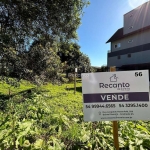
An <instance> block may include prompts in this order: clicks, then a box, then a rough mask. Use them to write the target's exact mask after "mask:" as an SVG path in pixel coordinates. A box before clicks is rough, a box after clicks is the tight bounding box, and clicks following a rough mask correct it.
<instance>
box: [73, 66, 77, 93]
mask: <svg viewBox="0 0 150 150" xmlns="http://www.w3.org/2000/svg"><path fill="white" fill-rule="evenodd" d="M76 73H77V68H75V71H74V94H76Z"/></svg>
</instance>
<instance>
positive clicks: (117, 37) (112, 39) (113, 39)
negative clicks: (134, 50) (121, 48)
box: [106, 28, 123, 43]
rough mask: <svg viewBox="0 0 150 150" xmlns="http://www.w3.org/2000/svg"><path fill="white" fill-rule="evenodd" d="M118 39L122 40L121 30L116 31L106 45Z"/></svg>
mask: <svg viewBox="0 0 150 150" xmlns="http://www.w3.org/2000/svg"><path fill="white" fill-rule="evenodd" d="M120 38H123V28H120V29H118V30H117V31H116V32H115V33H114V35H113V36H112V37H111V38H110V39H109V40H108V41H107V42H106V43H109V42H112V41H115V40H118V39H120Z"/></svg>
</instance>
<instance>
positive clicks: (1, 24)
mask: <svg viewBox="0 0 150 150" xmlns="http://www.w3.org/2000/svg"><path fill="white" fill-rule="evenodd" d="M87 4H88V2H87V1H86V0H65V1H62V0H0V32H1V34H0V39H1V44H3V46H9V45H11V47H15V48H17V49H19V50H24V49H25V48H26V46H25V45H29V42H30V41H31V39H38V38H39V37H41V36H42V37H43V38H45V39H48V38H49V37H50V38H56V37H57V38H59V39H61V40H68V39H75V38H77V34H76V30H77V28H78V27H79V25H80V23H81V15H82V14H83V8H84V7H85V6H86V5H87Z"/></svg>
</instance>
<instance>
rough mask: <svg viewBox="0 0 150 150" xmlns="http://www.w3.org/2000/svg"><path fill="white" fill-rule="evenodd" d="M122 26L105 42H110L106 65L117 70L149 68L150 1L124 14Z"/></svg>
mask: <svg viewBox="0 0 150 150" xmlns="http://www.w3.org/2000/svg"><path fill="white" fill-rule="evenodd" d="M123 17H124V26H123V28H120V29H118V30H117V31H116V32H115V33H114V34H113V35H112V37H111V38H110V39H109V40H108V41H107V42H106V43H109V42H111V50H110V51H109V52H108V55H107V65H108V67H110V66H116V68H117V69H118V70H137V69H149V70H150V1H148V2H146V3H144V4H143V5H140V6H139V7H137V8H135V9H133V10H132V11H130V12H128V13H126V14H125V15H124V16H123Z"/></svg>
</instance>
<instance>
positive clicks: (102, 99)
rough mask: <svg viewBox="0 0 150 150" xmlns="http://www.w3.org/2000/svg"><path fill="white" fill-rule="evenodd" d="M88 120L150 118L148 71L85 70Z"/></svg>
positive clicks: (85, 108)
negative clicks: (92, 71) (94, 71)
mask: <svg viewBox="0 0 150 150" xmlns="http://www.w3.org/2000/svg"><path fill="white" fill-rule="evenodd" d="M82 93H83V111H84V120H85V121H104V120H111V121H116V120H150V102H149V75H148V71H147V70H136V71H118V72H100V73H82Z"/></svg>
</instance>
